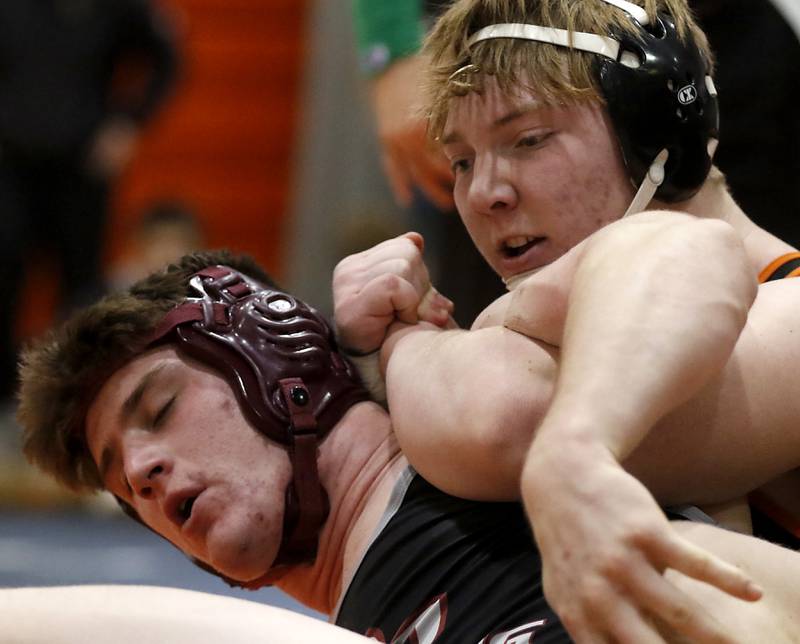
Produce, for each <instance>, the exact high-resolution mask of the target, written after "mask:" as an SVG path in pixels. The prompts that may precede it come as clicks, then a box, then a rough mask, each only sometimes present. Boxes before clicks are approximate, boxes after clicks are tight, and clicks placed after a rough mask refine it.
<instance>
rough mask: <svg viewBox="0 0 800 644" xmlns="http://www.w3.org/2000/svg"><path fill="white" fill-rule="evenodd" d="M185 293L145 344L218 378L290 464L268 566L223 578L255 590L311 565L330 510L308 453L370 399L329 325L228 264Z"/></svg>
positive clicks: (195, 280) (194, 281) (197, 279)
mask: <svg viewBox="0 0 800 644" xmlns="http://www.w3.org/2000/svg"><path fill="white" fill-rule="evenodd" d="M190 285H191V286H192V288H193V289H194V290H195V291H196V292H197V297H196V298H188V299H187V300H186V301H185V302H184V303H183V304H180V305H178V306H177V307H175V308H174V309H172V310H171V311H170V312H169V313H168V314H167V315H166V316H165V317H164V319H163V320H162V321H161V323H160V324H159V325H158V327H157V328H156V330H155V331H154V334H153V338H152V341H151V343H150V345H149V346H152V345H154V344H158V343H162V342H171V343H174V344H175V345H176V346H177V347H178V350H179V351H182V352H184V353H185V354H186V355H188V356H190V357H192V358H194V359H195V360H198V361H200V362H203V363H204V364H206V365H208V366H210V367H212V368H213V369H215V370H216V371H217V372H218V373H220V374H221V375H222V376H223V377H224V378H225V380H226V381H227V382H228V384H229V385H230V386H231V388H232V389H233V391H234V392H235V394H236V397H237V399H238V401H239V404H240V406H241V408H242V410H243V412H244V414H245V416H246V417H247V418H248V420H249V421H250V422H251V423H252V425H253V426H254V427H255V428H256V429H257V430H258V431H260V432H263V433H264V435H266V436H267V437H268V438H270V439H271V440H273V441H275V442H276V443H279V444H280V445H282V446H284V448H285V449H286V451H287V452H288V453H289V458H290V460H291V463H292V480H291V481H290V483H289V486H288V488H287V489H286V509H285V511H284V524H283V539H282V541H281V546H280V550H279V551H278V555H277V558H276V559H275V562H274V563H273V566H272V568H271V569H270V571H269V572H268V573H267V574H266V575H264V576H263V577H261V578H259V579H256V580H254V581H251V582H247V583H244V584H241V583H239V582H235V581H232V580H229V579H226V580H227V581H228V582H229V583H233V584H236V585H241V586H244V587H246V588H258V587H260V586H263V585H265V584H268V583H271V582H272V581H274V580H276V579H277V578H278V577H279V576H280V574H279V572H278V571H276V570H275V567H276V566H284V565H287V564H295V563H303V562H310V561H313V560H314V557H315V556H316V551H317V542H318V539H319V532H320V530H321V528H322V525H323V524H324V522H325V519H326V518H327V516H328V510H329V506H328V498H327V495H326V493H325V490H324V489H323V487H322V484H321V483H320V480H319V475H318V472H317V448H318V446H319V444H320V443H321V442H322V441H323V440H324V439H325V436H326V435H327V434H328V432H329V431H330V430H331V429H332V428H333V427H334V425H335V424H336V423H337V422H338V421H339V419H340V418H341V417H342V416H343V415H344V413H345V412H346V411H347V410H348V409H349V408H350V407H351V406H352V405H353V404H355V403H357V402H360V401H363V400H368V399H369V394H368V393H367V391H366V389H364V387H363V386H362V384H361V382H360V380H359V379H358V376H357V374H356V371H355V369H354V368H353V367H352V365H350V364H349V363H348V362H347V360H346V359H345V358H344V356H342V355H341V354H340V353H339V352H338V348H337V346H336V340H335V339H334V336H333V331H332V330H331V328H330V326H329V325H328V323H327V322H326V321H325V319H324V318H323V317H322V316H321V315H320V314H319V313H317V311H315V310H314V309H313V308H311V307H310V306H307V305H306V304H304V303H303V302H301V301H300V300H298V299H297V298H295V297H293V296H292V295H289V294H288V293H284V292H283V291H278V290H275V289H271V288H267V287H265V286H264V285H263V284H261V283H259V282H256V281H254V280H253V279H251V278H249V277H247V276H246V275H243V274H242V273H239V272H238V271H235V270H233V269H232V268H228V267H227V266H212V267H209V268H206V269H203V270H201V271H199V272H197V273H196V274H195V275H194V276H193V277H192V278H191V281H190ZM200 565H202V564H200ZM203 567H204V568H206V569H208V567H207V566H203ZM212 572H216V571H212ZM217 574H219V573H217Z"/></svg>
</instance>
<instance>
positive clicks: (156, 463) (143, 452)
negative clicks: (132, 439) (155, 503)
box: [124, 445, 173, 500]
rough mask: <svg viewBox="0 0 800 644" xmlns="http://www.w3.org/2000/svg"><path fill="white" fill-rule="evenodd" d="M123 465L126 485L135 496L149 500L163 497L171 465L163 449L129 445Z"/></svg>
mask: <svg viewBox="0 0 800 644" xmlns="http://www.w3.org/2000/svg"><path fill="white" fill-rule="evenodd" d="M124 465H125V476H126V477H127V479H128V484H129V485H130V486H131V489H132V490H133V493H134V494H135V495H136V496H139V497H141V498H142V499H147V500H150V499H154V498H156V497H157V496H161V495H163V493H164V491H165V489H166V483H167V480H168V479H169V475H170V473H171V472H172V465H173V464H172V460H171V459H170V458H169V456H168V454H167V453H166V452H165V451H164V450H163V449H161V448H159V447H158V446H134V445H129V446H128V449H127V450H126V454H125V463H124Z"/></svg>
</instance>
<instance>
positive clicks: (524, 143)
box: [517, 135, 542, 148]
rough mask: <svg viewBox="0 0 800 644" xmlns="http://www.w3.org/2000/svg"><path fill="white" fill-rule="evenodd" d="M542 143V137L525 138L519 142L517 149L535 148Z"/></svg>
mask: <svg viewBox="0 0 800 644" xmlns="http://www.w3.org/2000/svg"><path fill="white" fill-rule="evenodd" d="M541 141H542V139H541V137H538V136H533V135H530V136H524V137H522V138H521V139H520V140H519V141H517V147H518V148H532V147H535V146H537V145H539V143H540V142H541Z"/></svg>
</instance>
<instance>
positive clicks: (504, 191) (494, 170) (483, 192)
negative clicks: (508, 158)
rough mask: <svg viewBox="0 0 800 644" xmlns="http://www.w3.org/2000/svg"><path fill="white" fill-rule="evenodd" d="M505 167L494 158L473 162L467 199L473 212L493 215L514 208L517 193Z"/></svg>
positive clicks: (500, 161)
mask: <svg viewBox="0 0 800 644" xmlns="http://www.w3.org/2000/svg"><path fill="white" fill-rule="evenodd" d="M505 165H506V164H505V163H504V161H503V160H502V159H499V158H497V157H496V156H492V157H490V158H484V159H476V160H475V165H474V166H473V170H472V181H471V182H470V186H469V193H468V197H467V198H468V200H469V206H470V208H471V209H472V210H473V211H474V212H477V213H481V214H485V215H495V214H501V213H503V212H507V211H509V210H513V209H514V208H516V206H517V191H516V189H515V187H514V183H513V181H511V176H510V172H509V169H508V168H506V167H505Z"/></svg>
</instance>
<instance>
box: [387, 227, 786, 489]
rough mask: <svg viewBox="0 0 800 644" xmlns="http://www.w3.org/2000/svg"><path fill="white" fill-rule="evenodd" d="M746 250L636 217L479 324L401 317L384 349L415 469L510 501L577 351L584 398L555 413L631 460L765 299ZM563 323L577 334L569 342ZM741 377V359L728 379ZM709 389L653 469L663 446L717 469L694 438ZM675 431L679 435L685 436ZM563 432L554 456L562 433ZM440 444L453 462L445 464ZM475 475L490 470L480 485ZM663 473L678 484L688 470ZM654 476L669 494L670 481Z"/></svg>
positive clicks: (709, 231)
mask: <svg viewBox="0 0 800 644" xmlns="http://www.w3.org/2000/svg"><path fill="white" fill-rule="evenodd" d="M738 244H739V242H738V241H737V240H736V238H735V236H734V235H733V233H732V231H730V230H729V229H728V228H727V227H726V226H725V224H721V223H719V222H708V221H702V220H698V219H694V218H690V217H687V216H685V215H672V214H668V213H664V212H659V213H655V214H652V215H651V214H644V215H639V216H637V217H634V218H631V219H628V220H625V221H622V222H618V223H617V224H614V225H613V226H610V227H608V228H606V229H604V231H601V233H599V234H597V235H595V236H593V237H591V238H589V239H588V240H587V241H586V242H584V243H583V244H581V245H579V246H578V247H576V248H575V249H574V250H573V251H571V252H570V253H568V254H567V255H565V256H564V257H563V258H562V259H560V260H558V261H557V262H555V263H554V264H552V265H550V266H549V267H547V268H546V269H544V270H542V271H540V272H539V273H538V274H536V275H534V276H533V277H530V278H528V280H526V281H525V282H523V284H522V285H521V287H519V288H518V289H516V290H515V291H514V292H513V293H512V294H510V295H506V296H504V297H503V298H501V300H499V301H498V302H496V303H495V305H493V307H490V309H489V310H487V312H485V314H484V315H482V316H481V318H479V320H478V322H477V324H476V327H479V326H480V327H482V328H476V327H473V331H471V332H466V331H450V332H447V333H446V334H439V333H438V332H437V331H436V330H434V329H428V330H422V329H419V328H418V327H415V328H403V327H402V325H396V326H395V327H394V329H393V333H392V335H391V337H390V339H389V342H387V343H386V344H385V345H384V349H383V353H384V360H385V361H386V362H387V383H388V389H389V401H390V405H391V411H392V417H393V422H394V425H395V428H396V431H397V433H398V437H399V439H400V441H401V443H402V444H404V446H406V449H407V451H408V452H409V457H410V459H411V461H412V463H414V464H415V465H416V466H417V467H419V468H420V471H421V472H422V473H423V474H425V475H427V476H429V477H431V478H432V479H433V482H435V483H437V484H438V485H442V486H443V487H446V488H447V489H448V491H451V492H453V493H456V494H462V495H467V496H472V495H477V496H478V497H479V498H487V497H489V498H491V497H492V495H493V494H494V493H495V489H496V490H497V494H498V496H499V497H500V498H505V497H508V496H509V495H513V494H514V492H515V491H516V490H517V489H518V487H517V486H518V476H519V472H520V466H521V463H522V461H523V459H524V451H525V449H526V448H527V446H528V444H529V443H530V440H531V437H532V435H533V432H534V430H535V429H536V428H537V427H538V425H539V423H540V421H541V419H542V418H543V416H544V413H545V412H546V411H547V410H548V408H549V404H550V399H551V397H552V394H553V390H554V389H553V387H554V383H555V381H556V377H557V374H558V366H559V361H560V352H561V350H569V349H570V346H572V351H571V353H570V357H569V360H571V361H572V362H570V364H572V363H573V362H574V363H575V366H573V367H570V370H569V371H568V374H569V373H572V374H578V376H576V378H575V384H573V382H572V381H568V382H566V385H567V391H562V394H561V397H562V400H563V399H564V397H565V396H566V395H567V393H569V395H570V396H572V397H575V398H577V397H578V396H580V400H578V401H577V402H576V404H574V405H573V404H563V405H561V406H559V407H558V408H557V410H561V411H559V414H562V417H565V416H566V415H567V414H569V416H570V422H571V423H576V422H577V420H576V419H577V418H580V419H581V420H584V421H586V422H587V425H586V426H585V427H589V428H590V429H591V432H594V433H592V434H591V436H592V441H605V442H606V443H605V444H606V446H607V448H609V449H613V450H615V454H617V456H618V457H619V458H624V457H626V456H627V455H628V454H629V453H630V452H631V451H632V449H633V447H634V446H635V445H636V444H638V441H640V440H641V439H642V437H643V436H644V435H646V434H647V431H648V430H649V429H650V427H652V425H653V424H654V423H655V422H656V421H657V420H658V419H659V418H661V417H662V416H663V415H664V414H665V413H666V411H667V410H668V409H670V408H671V406H672V407H677V406H678V405H680V404H681V403H683V402H684V401H685V400H686V399H687V398H689V397H690V396H691V394H692V393H694V392H696V391H698V390H700V389H701V388H702V385H703V384H705V383H706V381H708V380H709V379H710V378H711V377H712V375H713V374H714V372H715V371H716V370H717V369H719V368H720V366H721V365H722V364H724V363H725V360H726V359H727V357H728V354H729V353H730V351H731V350H732V348H733V346H734V343H735V342H736V339H737V336H738V334H739V331H740V330H741V328H742V325H743V324H744V319H745V315H746V311H747V307H748V306H749V303H750V302H751V300H752V297H753V294H754V293H755V282H754V280H753V278H752V277H751V276H750V275H749V274H748V273H747V268H746V264H744V263H743V262H741V261H740V255H739V253H740V252H741V251H740V247H739V246H738ZM709 257H714V258H715V259H714V261H713V262H711V261H710V260H709ZM698 283H701V285H702V288H698V285H699V284H698ZM764 308H765V307H760V308H759V314H760V312H761V310H762V309H764ZM568 311H569V312H570V315H571V319H570V326H568V325H567V312H568ZM501 324H503V325H504V326H502V327H501V326H499V325H501ZM512 329H513V331H512ZM569 329H573V330H572V331H569ZM565 330H567V331H569V332H570V333H571V335H569V336H568V337H567V338H566V339H565V340H564V342H563V343H562V338H563V334H564V332H565ZM748 337H749V336H748ZM676 339H677V340H676ZM578 342H580V344H578ZM561 344H563V346H562V347H561V348H560V349H559V347H557V346H556V345H561ZM578 347H580V349H579V348H578ZM740 349H741V353H742V356H741V359H744V360H753V359H754V356H752V354H751V352H750V351H749V350H748V351H747V353H745V350H746V349H748V347H747V346H746V345H745V344H744V343H743V345H742V346H741V347H740ZM698 356H702V357H703V358H702V361H700V362H699V361H698ZM420 365H423V366H420ZM739 370H740V369H739V368H737V369H736V371H737V372H738V371H739ZM734 376H735V374H734V364H733V363H732V364H731V366H730V369H729V372H723V376H722V378H723V380H722V382H728V381H731V382H732V381H733V379H734ZM726 379H727V380H726ZM563 385H564V383H563V382H562V381H559V386H560V387H562V389H563ZM578 387H585V388H586V390H585V391H582V390H578V389H577V388H578ZM713 398H714V390H713V388H708V389H703V397H702V398H701V399H700V401H701V402H698V403H696V405H697V406H696V407H693V406H692V405H691V404H687V405H686V406H685V411H683V412H682V414H681V416H680V419H678V416H675V419H674V422H673V421H672V420H671V419H670V420H668V421H667V423H666V424H665V429H664V432H667V431H670V432H672V434H670V436H671V437H672V438H673V439H675V440H674V441H672V443H671V444H674V445H675V446H674V447H673V448H672V450H671V451H670V452H668V453H667V454H664V452H663V451H662V448H663V445H660V449H659V451H658V452H656V453H655V454H651V455H650V458H651V460H650V461H649V462H650V463H652V462H653V461H654V460H657V459H658V458H659V453H660V454H664V456H665V458H671V457H672V456H675V455H677V454H678V453H680V452H683V451H690V452H691V450H692V449H694V448H696V452H697V458H696V459H694V461H693V464H698V463H700V462H701V461H702V462H703V463H705V465H704V467H705V469H703V470H702V472H703V473H704V474H707V473H708V472H709V471H713V468H714V467H717V466H716V465H715V464H714V463H713V459H711V462H709V459H706V460H705V461H703V459H702V456H704V455H705V454H706V452H705V450H704V449H701V448H700V447H699V446H697V445H696V444H695V443H693V442H692V440H691V439H692V438H693V436H694V434H693V433H692V428H691V420H693V419H694V417H695V416H696V419H697V420H703V417H704V416H705V417H706V418H705V420H704V422H706V423H708V422H709V421H708V418H707V416H708V414H709V410H710V409H711V408H712V407H713V405H714V399H713ZM413 401H418V402H419V404H412V403H413ZM741 402H743V401H741ZM578 403H580V404H578ZM620 419H625V423H621V422H620ZM670 423H673V424H672V425H671V424H670ZM676 427H677V429H676ZM723 429H724V428H723V427H721V423H717V424H716V425H715V431H716V430H719V431H723ZM576 431H577V430H576ZM676 431H677V432H682V433H679V434H678V436H677V437H676V436H675V432H676ZM554 434H555V440H554V441H553V443H554V449H558V443H559V441H561V440H564V441H566V440H567V436H566V435H562V434H560V433H559V432H554ZM628 441H630V442H628ZM722 442H723V440H722V439H720V441H719V447H720V448H721V447H722ZM441 453H446V454H448V458H447V459H441V458H438V457H437V455H438V454H441ZM587 453H588V452H587ZM730 455H731V453H730V451H728V456H730ZM637 456H638V454H637ZM498 463H499V464H501V465H500V466H499V467H497V464H498ZM739 464H741V462H740V463H739ZM670 465H673V464H672V463H670ZM719 467H720V470H722V468H723V466H722V465H720V466H719ZM476 468H477V469H476ZM709 468H711V470H709ZM476 471H477V472H482V471H483V472H486V473H487V475H486V476H484V477H478V478H475V472H476ZM465 472H468V473H469V474H468V475H467V476H464V473H465ZM668 472H670V474H671V475H672V478H671V480H672V481H673V482H674V483H675V484H676V486H679V485H680V483H681V482H682V481H683V478H682V477H683V475H684V472H682V471H681V467H680V466H677V467H675V466H674V465H673V466H672V467H670V468H668ZM647 473H648V472H647V471H646V470H645V471H642V474H643V475H645V480H646V475H647ZM774 473H775V472H774V471H773V472H772V474H774ZM659 477H660V478H661V479H662V483H660V485H662V486H663V490H664V492H663V493H664V494H665V495H668V494H669V489H668V488H669V482H668V481H663V479H664V476H663V475H662V473H659ZM495 486H496V488H495ZM739 491H740V490H739ZM718 493H719V494H723V495H724V490H720V491H718ZM681 494H683V492H682V491H680V490H679V494H677V495H674V496H673V498H674V497H675V496H680V495H681ZM728 498H729V497H728ZM682 500H683V501H685V502H688V501H691V500H692V498H691V497H688V498H683V499H682ZM717 500H719V499H717Z"/></svg>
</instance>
